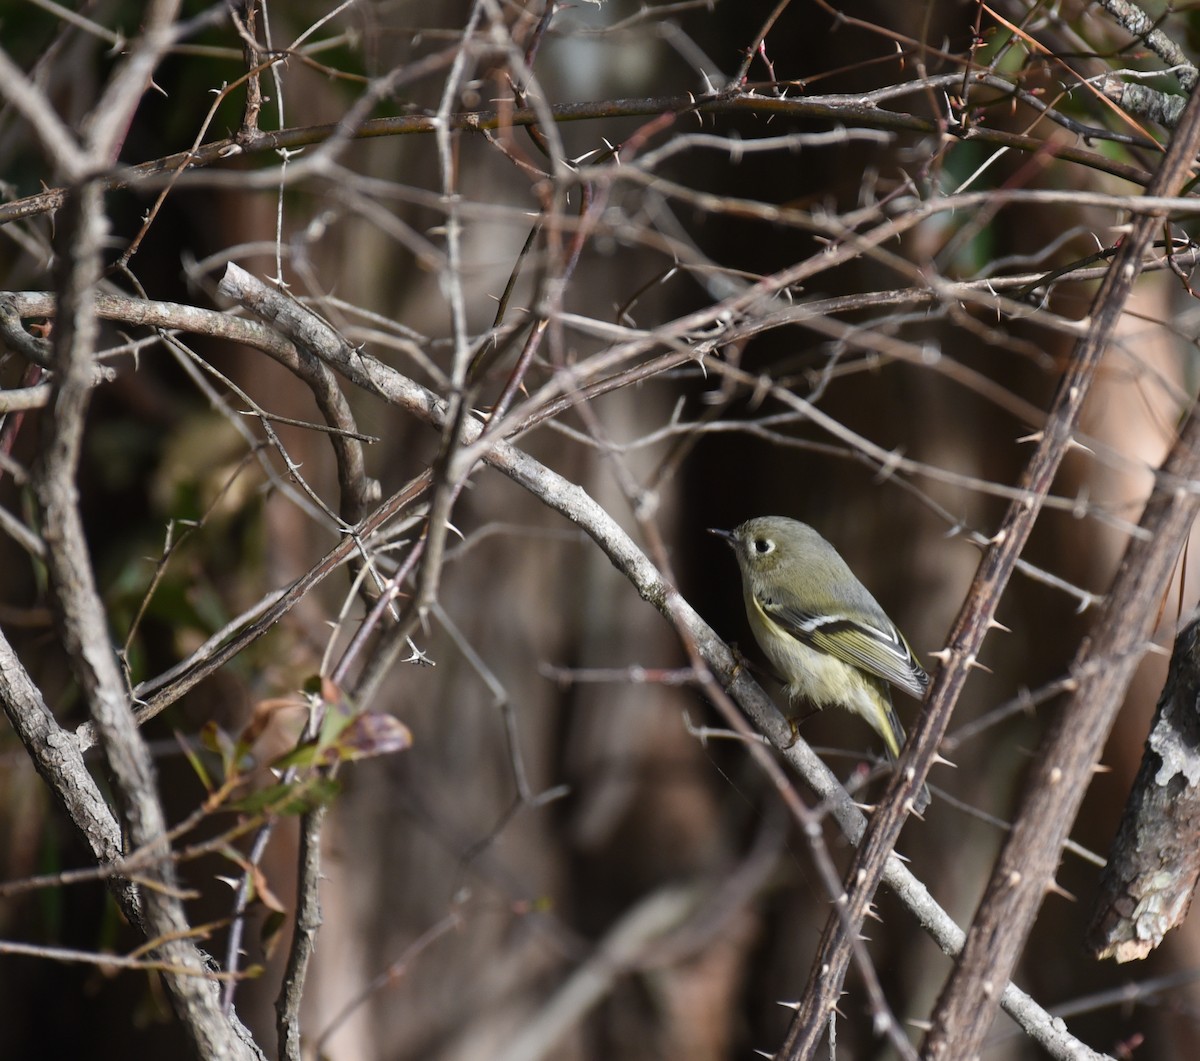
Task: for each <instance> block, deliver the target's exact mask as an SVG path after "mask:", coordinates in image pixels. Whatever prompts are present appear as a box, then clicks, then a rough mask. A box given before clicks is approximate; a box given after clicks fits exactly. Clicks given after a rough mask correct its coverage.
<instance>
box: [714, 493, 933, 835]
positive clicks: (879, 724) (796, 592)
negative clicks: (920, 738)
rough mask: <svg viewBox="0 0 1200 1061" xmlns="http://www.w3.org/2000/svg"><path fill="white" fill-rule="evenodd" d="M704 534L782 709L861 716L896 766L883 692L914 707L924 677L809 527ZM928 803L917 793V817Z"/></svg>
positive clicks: (893, 731)
mask: <svg viewBox="0 0 1200 1061" xmlns="http://www.w3.org/2000/svg"><path fill="white" fill-rule="evenodd" d="M709 533H710V534H715V535H716V536H717V537H719V538H723V539H724V540H725V542H726V543H727V544H728V545H729V546H730V548H732V549H733V552H734V555H735V556H736V557H737V561H738V566H739V567H740V568H741V571H742V596H743V598H744V599H745V602H746V617H747V618H748V619H749V620H750V628H751V629H752V630H753V631H754V637H755V640H757V641H758V643H759V645H760V646H761V648H762V650H763V652H765V653H766V655H767V658H768V659H769V660H770V661H771V664H772V665H773V666H774V667H775V669H776V670H777V671H778V672H779V674H780V676H781V677H782V678H783V679H784V680H785V682H786V691H787V694H788V698H789V700H793V701H794V700H807V701H808V702H809V703H810V704H812V705H813V707H816V708H823V707H844V708H846V709H847V710H849V711H852V712H854V714H856V715H860V716H862V717H863V718H865V719H866V720H867V722H869V723H870V724H871V726H872V728H873V729H874V730H875V732H876V733H878V734H879V735H880V736H881V737H882V738H883V740H884V743H885V744H886V745H887V753H888V758H889V759H891V760H893V761H895V760H896V759H897V758H898V757H899V755H900V748H901V746H902V745H903V744H904V740H905V737H904V727H903V726H902V725H901V724H900V719H899V718H898V717H897V715H896V712H895V709H894V708H893V707H892V697H891V693H890V692H889V690H888V686H889V685H894V686H896V688H897V689H902V690H903V691H904V692H906V693H908V694H909V695H910V696H915V697H916V698H917V699H921V698H922V697H923V696H924V695H925V689H926V688H927V687H928V685H929V675H928V674H926V673H925V670H924V668H923V667H922V666H921V664H920V663H919V662H918V661H917V658H916V656H914V655H913V651H912V649H911V648H910V647H909V644H908V642H907V641H905V640H904V635H903V634H901V633H900V631H899V630H898V629H896V624H895V623H893V622H892V621H891V619H889V618H888V617H887V614H886V613H885V612H884V610H883V609H882V608H881V607H880V606H879V604H878V603H877V602H876V600H875V598H874V597H872V596H871V594H870V592H869V591H868V590H867V588H866V587H865V586H864V585H863V584H862V583H861V582H859V580H858V579H857V578H856V577H855V575H854V572H853V571H851V570H850V568H849V567H848V566H847V564H846V561H845V560H843V559H842V558H841V557H840V556H839V555H838V553H837V550H836V549H834V547H833V546H832V545H830V544H829V542H827V541H826V540H825V539H824V538H822V537H821V535H820V534H818V533H817V532H816V531H815V530H813V529H812V527H810V526H808V524H806V523H800V522H799V521H798V520H794V519H788V518H786V517H784V516H762V517H760V518H758V519H752V520H747V521H746V522H745V523H743V524H742V525H741V526H740V527H735V528H734V529H733V530H731V531H725V530H710V531H709ZM928 803H929V791H928V789H923V790H922V792H921V794H920V796H919V797H918V799H917V800H916V801H914V806H915V809H916V811H917V813H920V812H921V811H923V810H924V809H925V807H926V806H927V805H928Z"/></svg>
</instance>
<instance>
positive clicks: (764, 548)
mask: <svg viewBox="0 0 1200 1061" xmlns="http://www.w3.org/2000/svg"><path fill="white" fill-rule="evenodd" d="M774 550H775V543H774V542H773V541H771V539H770V538H755V539H754V551H755V552H756V553H758V555H759V556H766V555H767V553H770V552H774Z"/></svg>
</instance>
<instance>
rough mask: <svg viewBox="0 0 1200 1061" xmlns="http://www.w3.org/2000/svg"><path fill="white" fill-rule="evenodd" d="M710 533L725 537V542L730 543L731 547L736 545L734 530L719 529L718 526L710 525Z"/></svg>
mask: <svg viewBox="0 0 1200 1061" xmlns="http://www.w3.org/2000/svg"><path fill="white" fill-rule="evenodd" d="M708 533H709V534H715V535H716V536H717V537H718V538H721V539H723V540H724V542H725V544H726V545H728V546H729V548H731V549H732V548H733V547H734V542H735V539H734V537H733V531H727V530H717V528H716V527H709V528H708Z"/></svg>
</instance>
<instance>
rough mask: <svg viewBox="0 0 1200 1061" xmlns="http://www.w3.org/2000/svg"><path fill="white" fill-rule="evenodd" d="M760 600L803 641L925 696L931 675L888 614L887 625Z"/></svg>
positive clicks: (783, 624) (760, 603) (787, 628)
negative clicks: (820, 613)
mask: <svg viewBox="0 0 1200 1061" xmlns="http://www.w3.org/2000/svg"><path fill="white" fill-rule="evenodd" d="M758 603H759V605H760V606H761V607H762V609H763V611H764V612H766V613H767V615H769V616H770V617H771V619H772V620H774V621H775V622H776V623H778V624H779V625H780V626H782V627H783V628H784V629H785V630H786V631H787V632H788V633H789V634H791V635H792V636H793V637H794V638H796V640H798V641H800V642H802V643H803V644H806V645H808V646H810V647H811V648H815V649H817V650H818V651H819V652H825V653H827V654H828V655H830V656H833V657H834V658H835V659H840V660H841V661H842V662H843V663H849V664H850V665H851V666H852V667H858V668H859V669H860V670H864V671H866V672H867V673H868V674H873V675H875V677H877V678H882V679H883V680H884V681H886V682H890V683H891V684H892V685H894V686H896V687H897V688H898V689H903V690H904V691H905V692H907V693H909V694H911V695H912V696H915V697H917V699H920V698H921V697H923V696H924V695H925V688H926V686H928V685H929V675H928V674H926V673H925V670H924V668H923V667H922V666H921V664H920V663H918V662H917V658H916V656H915V655H913V650H912V649H911V648H910V647H909V644H908V642H907V641H905V640H904V635H903V634H901V633H900V631H899V630H897V629H896V627H895V626H894V625H893V624H892V622H891V621H890V620H886V617H885V621H886V626H877V625H876V624H874V623H871V622H866V621H862V620H857V619H851V618H849V617H847V616H844V615H815V614H812V613H811V612H805V611H804V610H802V609H800V608H797V607H796V606H795V605H790V604H787V603H785V602H782V601H778V600H772V599H770V598H767V597H760V598H759V601H758Z"/></svg>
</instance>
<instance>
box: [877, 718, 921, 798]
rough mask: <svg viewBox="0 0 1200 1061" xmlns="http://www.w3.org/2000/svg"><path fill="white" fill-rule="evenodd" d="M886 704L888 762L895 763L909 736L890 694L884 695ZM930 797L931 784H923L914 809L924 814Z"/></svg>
mask: <svg viewBox="0 0 1200 1061" xmlns="http://www.w3.org/2000/svg"><path fill="white" fill-rule="evenodd" d="M884 705H885V708H886V710H887V723H888V732H887V733H885V734H884V735H883V743H884V747H885V749H886V751H887V757H888V762H889V763H894V762H895V761H896V760H897V759H899V758H900V749H901V748H903V747H904V742H905V741H906V740H908V736H907V735H906V734H905V732H904V725H903V724H902V723H901V721H900V716H899V715H897V714H896V709H895V708H894V707H893V706H892V698H891V696H890V695H889V696H885V697H884ZM929 799H930V796H929V786H928V785H922V786H921V791H920V792H918V793H917V798H916V799H915V800H913V810H914V811H915V812H916V813H917V814H924V813H925V808H926V807H928V806H929Z"/></svg>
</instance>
